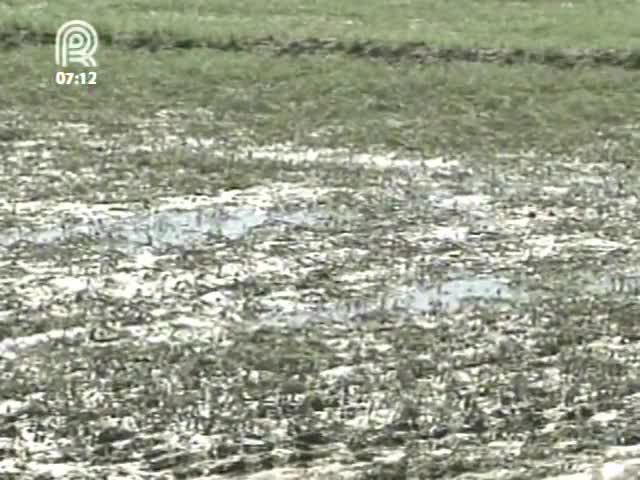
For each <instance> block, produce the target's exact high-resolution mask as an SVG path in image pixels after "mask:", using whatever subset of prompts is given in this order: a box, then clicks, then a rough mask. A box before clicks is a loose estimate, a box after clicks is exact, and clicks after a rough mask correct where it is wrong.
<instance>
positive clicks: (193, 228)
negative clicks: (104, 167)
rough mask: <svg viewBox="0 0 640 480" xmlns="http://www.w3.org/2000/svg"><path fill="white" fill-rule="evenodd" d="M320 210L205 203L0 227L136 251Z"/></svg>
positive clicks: (22, 235) (31, 236) (305, 218)
mask: <svg viewBox="0 0 640 480" xmlns="http://www.w3.org/2000/svg"><path fill="white" fill-rule="evenodd" d="M320 216H321V215H320V214H319V213H318V214H315V213H311V212H305V211H298V212H294V213H275V214H274V213H270V212H267V211H266V210H261V209H255V208H245V207H239V208H235V209H230V210H227V211H225V212H224V213H217V212H216V213H213V214H212V213H210V212H206V211H205V210H203V209H198V210H175V211H171V210H167V211H163V212H159V213H149V214H138V215H133V216H129V217H126V218H106V219H100V220H98V221H94V222H91V223H81V224H79V225H73V226H63V225H61V224H56V225H51V226H50V227H47V228H43V229H39V230H34V231H29V232H20V231H18V230H17V229H9V230H6V231H4V232H2V233H0V245H2V246H10V245H11V244H13V243H15V242H17V241H20V240H23V241H29V242H34V243H36V244H51V243H55V242H60V241H65V240H71V239H74V238H81V237H91V238H92V239H94V240H104V241H105V243H107V244H108V245H109V246H110V247H112V248H116V249H123V250H125V251H126V252H127V253H133V252H132V251H137V250H139V249H140V247H142V246H152V247H159V248H166V247H184V246H188V245H190V244H192V243H193V242H195V241H197V240H202V239H205V238H207V237H208V236H212V235H222V236H223V237H225V238H228V239H230V240H235V239H238V238H241V237H243V236H244V235H246V234H248V233H249V232H250V230H251V229H252V228H255V227H258V226H262V225H265V224H276V223H281V224H294V225H310V224H313V223H315V222H316V221H317V220H318V219H319V218H320Z"/></svg>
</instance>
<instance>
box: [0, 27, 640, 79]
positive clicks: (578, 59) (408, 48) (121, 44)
mask: <svg viewBox="0 0 640 480" xmlns="http://www.w3.org/2000/svg"><path fill="white" fill-rule="evenodd" d="M100 42H101V44H103V45H107V46H112V47H118V48H129V49H139V48H145V49H148V50H150V51H157V50H166V49H187V50H188V49H195V48H209V49H212V50H220V51H225V52H229V51H233V52H247V53H267V54H269V53H270V54H275V55H302V54H307V55H322V54H331V53H343V54H346V55H352V56H355V57H360V58H368V59H382V60H384V61H387V62H390V63H392V62H399V61H406V62H414V63H417V64H429V63H447V62H474V63H487V64H498V65H517V64H527V63H529V64H541V65H548V66H551V67H557V68H573V67H578V66H588V67H621V68H624V69H629V70H638V69H640V50H621V49H590V48H587V49H577V48H576V49H546V50H534V49H532V50H527V49H522V48H467V47H435V46H429V45H427V44H426V43H424V42H407V43H401V44H398V45H389V44H387V43H384V42H380V41H376V40H364V41H359V40H353V41H342V40H337V39H332V38H327V39H321V38H306V39H301V40H290V41H283V40H278V39H276V38H274V37H272V36H267V37H262V38H234V37H230V38H228V39H225V40H223V39H220V40H208V41H199V40H194V39H189V38H186V39H174V38H170V37H168V36H164V35H160V34H124V35H117V36H114V35H111V34H101V35H100ZM54 43H55V35H54V34H52V33H39V32H31V31H26V30H5V31H0V48H2V49H5V50H7V49H13V48H20V47H21V46H25V45H53V44H54Z"/></svg>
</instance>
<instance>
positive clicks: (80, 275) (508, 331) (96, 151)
mask: <svg viewBox="0 0 640 480" xmlns="http://www.w3.org/2000/svg"><path fill="white" fill-rule="evenodd" d="M165 114H166V112H158V114H157V115H153V116H151V117H149V118H148V119H143V120H140V121H139V122H138V124H137V129H136V137H135V138H133V137H127V135H125V134H116V133H114V134H113V135H111V136H101V135H99V134H96V133H92V130H91V129H90V128H89V126H88V125H86V124H82V123H79V122H76V123H65V124H59V125H57V127H56V129H55V131H51V132H49V133H48V134H47V133H42V134H40V135H38V136H36V137H33V138H20V139H13V138H4V139H3V140H2V141H1V142H0V152H1V155H2V158H3V162H2V165H1V166H0V184H1V185H2V188H3V191H4V192H7V194H6V195H4V196H3V198H2V203H1V204H0V219H1V221H2V227H1V229H0V302H1V303H0V337H1V338H2V339H1V341H0V367H1V369H2V372H3V378H2V382H1V383H0V399H1V401H0V419H1V428H0V443H1V444H2V447H1V449H0V451H1V452H2V453H1V455H0V457H1V459H0V471H2V472H3V473H2V475H3V478H64V479H72V478H109V479H116V478H122V479H130V478H131V479H133V478H141V479H164V478H206V479H212V480H213V479H228V478H233V479H236V478H237V479H251V480H258V479H261V480H262V479H299V478H322V479H332V478H335V479H338V478H339V479H343V478H355V479H364V478H368V479H369V478H378V479H396V478H397V479H399V478H462V479H467V478H469V479H470V478H474V479H496V478H507V479H511V478H513V479H515V478H518V479H525V478H532V479H533V478H536V479H549V478H563V479H565V478H566V479H576V480H578V479H585V480H586V479H590V478H614V477H612V475H617V474H622V475H623V476H622V477H615V478H633V477H632V476H631V473H633V471H634V470H633V469H634V468H635V467H634V465H635V463H636V460H635V459H636V457H638V456H639V453H638V447H637V446H636V445H637V444H638V442H639V439H640V432H639V431H638V424H639V423H638V422H639V419H640V413H639V412H640V410H639V408H638V404H639V403H638V402H639V398H638V395H639V394H640V378H639V377H638V353H639V351H640V349H639V347H638V345H639V344H638V340H639V338H640V337H638V333H637V332H638V329H637V327H636V321H637V318H638V314H639V313H640V305H639V304H638V301H637V297H638V295H637V293H638V290H639V289H640V271H639V270H638V265H639V264H640V263H639V254H638V239H640V228H639V227H638V222H637V218H638V209H639V208H640V206H639V204H638V202H639V200H638V196H637V192H638V191H639V187H640V182H639V180H638V179H639V177H638V167H637V165H635V164H629V163H624V162H614V161H611V152H615V149H616V145H615V143H612V142H611V141H610V140H609V139H607V138H608V136H607V135H598V134H595V135H594V138H593V143H592V144H590V145H585V146H584V148H582V149H580V150H579V151H576V152H575V154H574V155H572V156H569V155H566V156H557V157H554V158H551V157H550V156H549V154H544V153H540V152H536V151H521V152H506V151H505V152H497V153H495V154H494V155H493V156H491V157H490V158H476V157H473V156H471V155H457V156H453V155H452V156H442V157H437V158H425V157H421V156H417V155H415V156H412V155H410V154H406V153H402V154H401V153H399V152H393V151H389V150H383V149H380V148H376V149H373V148H372V151H371V152H369V153H363V152H362V151H359V152H355V151H350V150H349V149H345V148H342V149H338V148H336V149H328V148H326V149H311V148H302V147H300V146H294V145H293V144H286V143H282V144H274V145H267V146H256V145H253V146H252V145H246V144H245V145H243V144H241V143H237V144H233V143H229V142H223V141H221V139H218V138H205V137H195V136H192V135H188V134H187V133H185V132H180V131H179V130H176V129H175V128H174V126H172V124H169V123H167V122H165V121H163V120H162V119H163V118H164V117H165V116H166V115H165ZM4 121H5V122H6V123H5V125H12V128H16V130H19V129H20V126H21V125H22V123H23V121H24V120H23V119H21V117H20V115H19V113H17V112H13V113H11V112H10V113H8V114H5V118H4ZM38 131H40V132H42V131H43V130H42V129H39V130H38ZM65 132H66V133H65ZM68 132H74V135H73V138H74V142H73V145H70V144H69V143H68V142H67V141H66V140H65V139H66V138H71V136H70V135H68ZM639 132H640V129H638V127H637V126H635V125H621V126H619V128H618V129H617V135H618V137H619V138H620V137H624V139H625V141H626V142H627V144H628V143H629V142H634V141H636V140H634V139H637V138H638V135H640V133H639ZM141 136H142V137H144V141H142V142H141V141H137V140H136V139H139V138H140V137H141ZM607 155H609V156H608V157H607ZM61 158H64V162H63V163H62V162H60V159H61ZM167 159H171V161H168V160H167ZM62 164H64V166H65V167H64V168H61V165H62ZM603 462H608V463H605V464H604V466H603ZM638 463H640V462H638ZM630 472H631V473H630ZM624 475H627V477H624Z"/></svg>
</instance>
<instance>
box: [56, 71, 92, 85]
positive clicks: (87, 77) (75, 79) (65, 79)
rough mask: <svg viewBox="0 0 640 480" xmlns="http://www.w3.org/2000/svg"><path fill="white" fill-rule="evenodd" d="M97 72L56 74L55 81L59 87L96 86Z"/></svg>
mask: <svg viewBox="0 0 640 480" xmlns="http://www.w3.org/2000/svg"><path fill="white" fill-rule="evenodd" d="M97 78H98V75H97V74H96V72H79V73H73V72H56V75H55V81H56V83H57V84H58V85H96V80H97Z"/></svg>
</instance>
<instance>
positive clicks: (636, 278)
mask: <svg viewBox="0 0 640 480" xmlns="http://www.w3.org/2000/svg"><path fill="white" fill-rule="evenodd" d="M588 291H589V292H591V293H593V294H596V295H598V294H599V295H621V296H629V297H637V296H638V295H640V274H633V275H607V276H605V277H603V278H602V279H600V280H599V281H597V282H595V283H593V284H592V285H590V286H589V287H588Z"/></svg>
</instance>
